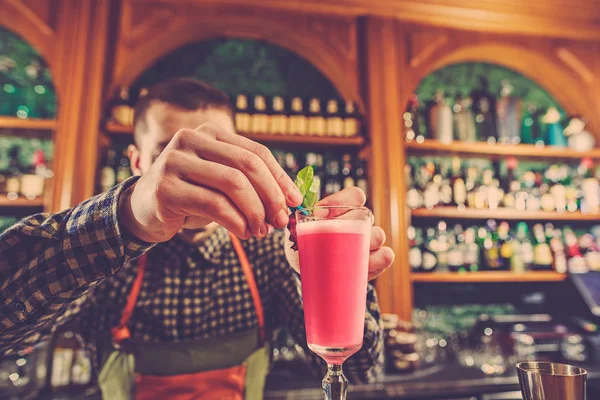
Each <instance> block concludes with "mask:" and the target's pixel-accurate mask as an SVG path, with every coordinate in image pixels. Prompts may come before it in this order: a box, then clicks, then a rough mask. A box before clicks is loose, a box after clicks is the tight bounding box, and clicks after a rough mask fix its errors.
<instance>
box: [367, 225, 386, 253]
mask: <svg viewBox="0 0 600 400" xmlns="http://www.w3.org/2000/svg"><path fill="white" fill-rule="evenodd" d="M384 243H385V232H384V231H383V229H382V228H381V227H379V226H373V227H372V228H371V242H370V249H371V251H373V250H377V249H378V248H380V247H381V246H383V244H384Z"/></svg>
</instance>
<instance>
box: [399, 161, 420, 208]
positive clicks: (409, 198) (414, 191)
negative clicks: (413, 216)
mask: <svg viewBox="0 0 600 400" xmlns="http://www.w3.org/2000/svg"><path fill="white" fill-rule="evenodd" d="M414 173H415V170H414V169H413V168H412V166H411V165H410V164H406V165H405V166H404V174H405V180H406V182H407V186H408V191H407V192H406V205H407V206H408V208H410V209H411V210H414V209H417V208H420V207H423V193H421V190H419V188H418V187H417V186H416V185H417V183H416V182H415V178H414Z"/></svg>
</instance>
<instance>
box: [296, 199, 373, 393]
mask: <svg viewBox="0 0 600 400" xmlns="http://www.w3.org/2000/svg"><path fill="white" fill-rule="evenodd" d="M296 218H297V221H298V224H297V227H296V232H297V235H298V251H299V257H300V274H301V278H302V298H303V302H304V320H305V325H306V339H307V342H308V347H309V348H310V349H311V350H312V351H314V352H315V353H316V354H318V355H319V356H321V357H322V358H323V359H324V360H325V361H326V362H327V364H328V366H329V370H328V373H327V376H326V377H325V379H324V380H323V389H324V390H325V394H326V396H327V398H328V399H329V398H331V399H333V398H335V399H343V398H345V392H346V389H345V386H346V384H345V383H346V380H345V378H344V377H343V374H342V368H341V365H342V363H343V362H344V361H345V360H346V359H347V358H348V357H350V356H351V355H352V354H354V353H356V352H357V351H358V350H359V349H360V348H361V346H362V341H363V332H364V324H365V305H366V297H367V278H368V266H369V241H370V233H371V223H372V217H371V212H370V211H369V210H368V209H367V208H364V207H316V208H313V209H308V210H305V211H298V212H297V213H296ZM334 396H335V397H334Z"/></svg>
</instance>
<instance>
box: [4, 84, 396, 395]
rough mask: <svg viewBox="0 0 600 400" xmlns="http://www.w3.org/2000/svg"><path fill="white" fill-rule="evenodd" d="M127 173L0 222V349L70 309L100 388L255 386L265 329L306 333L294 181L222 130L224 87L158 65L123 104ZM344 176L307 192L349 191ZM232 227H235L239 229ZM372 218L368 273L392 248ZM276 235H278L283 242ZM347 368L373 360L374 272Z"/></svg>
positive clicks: (226, 116)
mask: <svg viewBox="0 0 600 400" xmlns="http://www.w3.org/2000/svg"><path fill="white" fill-rule="evenodd" d="M134 125H135V145H131V146H130V147H129V149H128V151H129V158H130V161H131V166H132V170H133V172H134V175H136V176H134V177H132V178H130V179H128V180H126V181H125V182H123V183H121V184H119V185H117V186H115V187H113V188H112V189H111V190H109V191H108V192H106V193H103V194H100V195H98V196H96V197H93V198H91V199H89V200H87V201H85V202H83V203H81V204H80V205H78V206H76V207H74V208H72V209H69V210H66V211H63V212H60V213H57V214H47V213H46V214H38V215H34V216H31V217H29V218H26V219H24V220H22V221H20V222H19V223H17V224H16V225H14V226H13V227H11V228H9V229H8V230H6V231H5V232H3V233H2V234H1V235H0V271H1V276H2V280H1V283H0V285H1V286H0V288H1V289H0V321H1V328H0V351H1V352H2V353H4V354H7V353H11V352H14V351H16V350H17V349H18V348H20V347H21V346H27V345H31V344H33V343H35V342H38V341H40V340H42V339H44V338H45V336H46V333H47V332H51V331H54V330H55V329H56V327H57V326H60V325H61V324H63V323H65V322H66V321H69V323H70V324H71V323H73V324H77V326H78V332H79V333H80V334H81V335H82V337H83V338H84V339H85V341H86V343H87V345H88V347H89V350H90V352H91V354H92V359H93V363H94V365H95V366H96V367H97V368H98V369H99V370H100V373H99V384H100V387H101V389H102V393H103V397H104V398H105V399H111V400H114V399H130V398H132V399H133V398H135V399H166V398H169V399H192V398H193V399H199V398H206V399H216V398H220V399H243V398H246V399H257V398H261V397H262V389H263V385H264V380H265V376H266V373H267V367H268V353H267V348H268V347H267V346H266V345H267V344H268V342H269V340H270V338H271V337H270V333H271V332H273V330H274V329H276V328H279V327H285V328H287V330H288V331H289V332H290V333H291V334H292V335H293V337H294V338H295V340H296V341H297V342H298V343H299V344H300V345H301V346H303V347H304V349H305V350H306V354H307V356H308V357H309V358H310V362H311V364H312V366H313V368H314V369H315V372H317V373H318V374H319V375H320V376H322V375H323V373H324V363H323V362H322V361H321V359H320V358H319V357H318V356H316V355H315V354H313V353H312V352H311V351H309V350H308V348H307V345H306V338H305V330H304V318H303V309H302V295H301V292H300V279H299V274H298V272H297V264H298V262H297V254H296V253H295V252H293V251H291V250H290V249H289V247H290V244H289V241H288V239H287V238H286V234H285V230H282V229H273V227H275V228H283V227H285V226H286V224H287V223H288V214H289V211H288V206H297V205H299V204H300V203H301V201H302V197H301V194H300V193H299V191H298V190H297V189H296V187H295V186H294V183H293V182H292V181H291V180H290V179H289V177H288V176H287V175H286V173H285V172H284V171H283V170H282V169H281V168H280V166H279V165H278V164H277V162H276V160H275V159H274V158H273V156H272V155H271V153H270V151H269V150H268V149H267V148H266V147H264V146H262V145H260V144H258V143H255V142H253V141H251V140H249V139H246V138H244V137H242V136H239V135H236V134H235V133H233V132H234V131H235V128H234V123H233V110H232V108H231V105H230V101H229V99H228V97H227V95H226V94H224V93H223V92H221V91H219V90H217V89H215V88H213V87H211V86H209V85H207V84H204V83H202V82H199V81H195V80H192V79H184V78H175V79H170V80H168V81H166V82H164V83H161V84H158V85H156V86H155V87H153V88H151V89H150V90H149V92H148V94H147V95H146V96H145V97H143V98H142V99H140V101H139V102H138V104H137V105H136V107H135V121H134ZM364 202H365V194H364V193H363V192H362V191H361V190H360V189H358V188H348V189H344V190H343V191H341V192H338V193H336V194H334V195H331V196H329V197H327V198H325V199H323V200H321V202H320V203H319V204H320V205H349V206H350V205H352V206H361V205H363V204H364ZM238 238H240V239H243V241H240V240H239V239H238ZM384 241H385V234H384V232H383V230H382V229H381V228H380V227H377V226H374V227H373V228H372V232H371V253H370V259H369V274H370V278H371V279H372V278H374V277H376V276H377V275H379V274H380V273H381V272H382V271H383V270H385V269H386V268H387V267H388V266H389V265H390V264H391V263H392V261H393V258H394V253H393V251H392V250H391V249H390V248H388V247H385V246H383V243H384ZM286 242H287V243H286ZM366 301H367V312H366V315H365V335H364V344H363V347H362V349H361V350H360V351H359V352H357V353H356V354H355V355H354V356H352V357H351V358H350V359H349V360H348V362H347V363H346V364H345V365H344V367H345V369H346V374H347V376H348V378H349V379H350V381H353V382H365V381H373V380H375V379H377V378H378V377H380V376H381V374H382V372H383V337H382V327H381V320H380V314H379V307H378V304H377V297H376V294H375V290H374V288H373V287H371V286H370V287H369V289H368V294H367V299H366Z"/></svg>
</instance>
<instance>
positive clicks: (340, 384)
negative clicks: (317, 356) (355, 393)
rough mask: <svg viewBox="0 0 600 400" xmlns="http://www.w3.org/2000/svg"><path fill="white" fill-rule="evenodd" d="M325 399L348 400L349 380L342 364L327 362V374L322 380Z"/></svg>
mask: <svg viewBox="0 0 600 400" xmlns="http://www.w3.org/2000/svg"><path fill="white" fill-rule="evenodd" d="M322 387H323V394H324V395H325V400H346V392H347V391H348V380H347V379H346V377H345V376H344V372H343V371H342V364H327V375H325V378H323V382H322Z"/></svg>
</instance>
